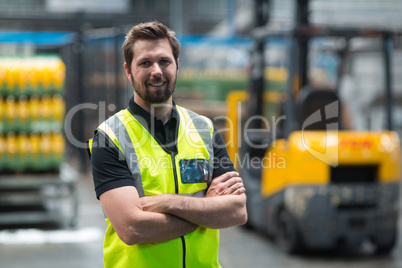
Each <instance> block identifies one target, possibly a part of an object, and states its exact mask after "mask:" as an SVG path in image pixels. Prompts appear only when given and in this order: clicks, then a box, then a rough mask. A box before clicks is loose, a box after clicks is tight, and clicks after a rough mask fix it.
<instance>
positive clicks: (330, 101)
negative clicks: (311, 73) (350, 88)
mask: <svg viewBox="0 0 402 268" xmlns="http://www.w3.org/2000/svg"><path fill="white" fill-rule="evenodd" d="M334 105H335V106H334ZM326 106H327V107H330V108H331V110H332V112H331V113H326V109H325V108H326ZM334 108H335V110H334ZM317 111H319V113H320V117H319V118H317V117H314V118H315V120H312V122H311V123H309V122H307V121H306V120H307V119H309V117H310V116H312V115H313V114H314V113H316V112H317ZM296 119H297V125H298V129H299V130H328V124H329V123H338V124H337V128H338V129H341V110H340V100H339V97H338V94H337V93H336V92H335V91H333V90H328V89H310V88H308V87H305V88H302V89H301V92H300V95H299V100H298V102H297V104H296ZM310 120H311V118H310Z"/></svg>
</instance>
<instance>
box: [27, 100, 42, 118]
mask: <svg viewBox="0 0 402 268" xmlns="http://www.w3.org/2000/svg"><path fill="white" fill-rule="evenodd" d="M39 104H40V103H39V97H38V96H36V95H33V96H31V98H30V99H29V102H28V111H29V117H30V118H31V120H32V121H35V120H38V118H39V115H40V113H39Z"/></svg>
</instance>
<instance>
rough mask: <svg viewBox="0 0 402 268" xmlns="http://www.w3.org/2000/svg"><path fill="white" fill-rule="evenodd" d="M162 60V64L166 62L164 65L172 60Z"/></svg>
mask: <svg viewBox="0 0 402 268" xmlns="http://www.w3.org/2000/svg"><path fill="white" fill-rule="evenodd" d="M160 62H161V64H164V65H167V64H169V63H170V61H169V60H161V61H160Z"/></svg>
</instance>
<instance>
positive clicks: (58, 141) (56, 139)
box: [50, 133, 65, 166]
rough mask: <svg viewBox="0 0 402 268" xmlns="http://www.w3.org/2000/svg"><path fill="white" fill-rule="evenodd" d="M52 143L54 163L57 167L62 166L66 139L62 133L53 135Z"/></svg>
mask: <svg viewBox="0 0 402 268" xmlns="http://www.w3.org/2000/svg"><path fill="white" fill-rule="evenodd" d="M50 142H51V144H52V155H53V159H54V163H55V165H56V166H60V164H61V162H62V160H63V156H64V151H65V141H64V137H63V135H62V134H61V133H53V135H52V137H51V141H50Z"/></svg>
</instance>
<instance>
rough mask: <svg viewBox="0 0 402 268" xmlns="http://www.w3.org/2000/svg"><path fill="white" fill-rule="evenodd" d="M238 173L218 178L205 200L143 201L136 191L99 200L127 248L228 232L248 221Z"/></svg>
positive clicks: (114, 192) (119, 190)
mask: <svg viewBox="0 0 402 268" xmlns="http://www.w3.org/2000/svg"><path fill="white" fill-rule="evenodd" d="M244 192H245V189H244V185H243V182H242V180H241V178H240V177H239V175H238V173H237V172H227V173H225V174H223V175H221V176H219V177H217V178H215V179H214V180H213V181H212V183H211V185H210V187H209V189H208V191H207V193H206V195H205V197H202V198H200V197H189V196H181V195H173V194H163V195H157V196H149V197H142V198H140V197H139V196H138V192H137V190H136V189H135V188H134V187H131V186H127V187H120V188H115V189H112V190H109V191H107V192H105V193H103V194H102V195H101V196H100V197H99V199H100V201H101V204H102V206H103V209H104V211H105V213H106V215H107V216H108V218H109V220H110V222H111V223H112V225H113V227H114V229H115V231H116V233H117V235H118V236H119V237H120V239H121V240H122V241H123V242H124V243H126V244H127V245H134V244H142V243H160V242H165V241H168V240H171V239H175V238H178V237H180V236H183V235H185V234H187V233H190V232H192V231H194V230H195V229H196V228H197V227H198V226H203V227H208V228H215V229H220V228H226V227H229V226H233V225H240V224H244V223H245V222H246V221H247V211H246V206H245V204H246V196H245V194H244Z"/></svg>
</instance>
